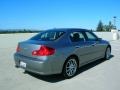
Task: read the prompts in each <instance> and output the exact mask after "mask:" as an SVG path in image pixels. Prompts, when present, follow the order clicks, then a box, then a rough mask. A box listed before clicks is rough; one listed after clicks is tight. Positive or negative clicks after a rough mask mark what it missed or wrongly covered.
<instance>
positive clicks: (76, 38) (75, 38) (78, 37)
mask: <svg viewBox="0 0 120 90" xmlns="http://www.w3.org/2000/svg"><path fill="white" fill-rule="evenodd" d="M70 40H71V41H72V42H80V41H85V37H84V35H83V34H82V32H72V33H71V34H70Z"/></svg>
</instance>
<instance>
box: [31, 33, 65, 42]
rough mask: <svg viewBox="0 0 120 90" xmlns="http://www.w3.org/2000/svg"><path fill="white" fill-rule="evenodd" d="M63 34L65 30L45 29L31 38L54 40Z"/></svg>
mask: <svg viewBox="0 0 120 90" xmlns="http://www.w3.org/2000/svg"><path fill="white" fill-rule="evenodd" d="M63 34H64V32H63V31H44V32H41V33H39V34H37V35H36V36H34V37H32V38H31V40H40V41H54V40H57V39H58V38H60V37H61V36H62V35H63Z"/></svg>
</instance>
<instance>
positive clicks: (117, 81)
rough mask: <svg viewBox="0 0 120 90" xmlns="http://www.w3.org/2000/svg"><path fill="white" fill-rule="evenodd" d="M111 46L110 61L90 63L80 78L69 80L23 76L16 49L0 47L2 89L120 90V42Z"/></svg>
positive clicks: (79, 75)
mask: <svg viewBox="0 0 120 90" xmlns="http://www.w3.org/2000/svg"><path fill="white" fill-rule="evenodd" d="M10 44H11V43H10ZM111 45H112V55H113V57H111V59H110V60H107V61H101V60H99V61H97V62H94V63H91V64H88V65H86V66H84V67H82V68H80V70H79V73H78V75H77V76H75V77H74V78H72V79H67V80H64V79H63V78H62V77H61V76H60V75H52V76H39V75H35V74H31V73H29V74H28V73H24V70H22V69H16V68H15V67H14V61H13V53H14V52H15V46H14V45H13V46H12V45H10V46H11V47H9V48H7V47H4V48H2V47H0V90H119V89H120V41H112V42H111Z"/></svg>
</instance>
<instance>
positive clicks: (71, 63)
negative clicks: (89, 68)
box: [62, 57, 78, 79]
mask: <svg viewBox="0 0 120 90" xmlns="http://www.w3.org/2000/svg"><path fill="white" fill-rule="evenodd" d="M77 70H78V63H77V59H76V58H75V57H70V58H68V59H67V60H66V62H65V64H64V67H63V72H62V74H63V76H64V77H65V78H67V79H69V78H71V77H73V76H75V75H76V73H77Z"/></svg>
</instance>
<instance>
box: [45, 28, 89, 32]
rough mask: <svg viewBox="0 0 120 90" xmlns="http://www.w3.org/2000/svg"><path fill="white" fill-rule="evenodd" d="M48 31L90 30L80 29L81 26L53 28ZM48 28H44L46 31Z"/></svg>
mask: <svg viewBox="0 0 120 90" xmlns="http://www.w3.org/2000/svg"><path fill="white" fill-rule="evenodd" d="M49 30H50V31H66V32H67V31H68V32H69V31H70V32H72V31H90V30H87V29H81V28H54V29H49ZM49 30H46V31H49Z"/></svg>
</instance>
